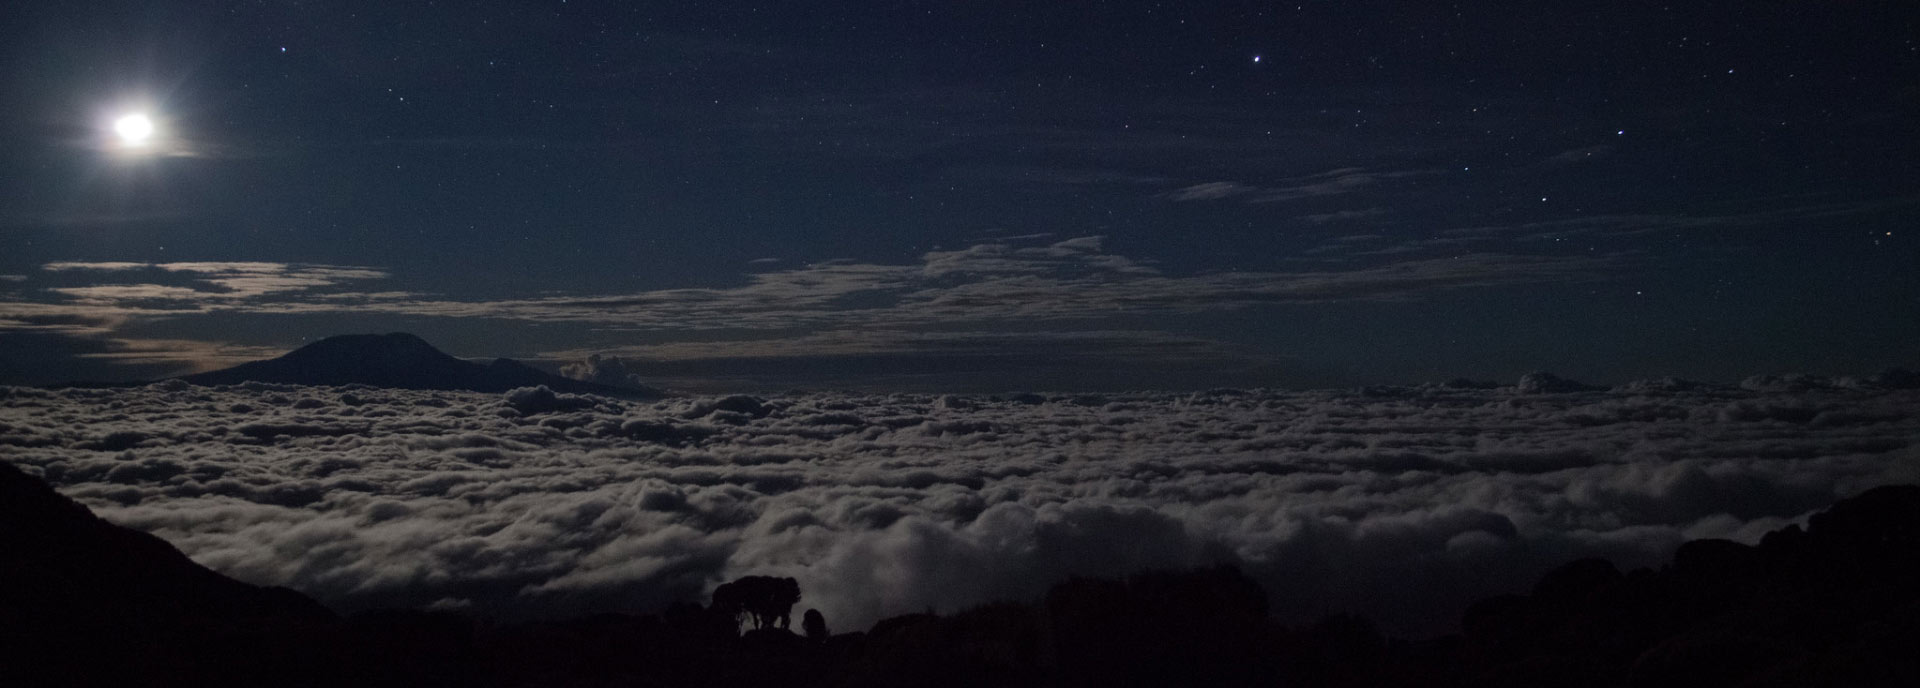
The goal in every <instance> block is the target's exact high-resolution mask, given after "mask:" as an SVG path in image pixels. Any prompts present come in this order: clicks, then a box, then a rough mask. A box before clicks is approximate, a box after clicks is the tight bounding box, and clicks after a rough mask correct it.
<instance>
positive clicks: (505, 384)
mask: <svg viewBox="0 0 1920 688" xmlns="http://www.w3.org/2000/svg"><path fill="white" fill-rule="evenodd" d="M179 379H180V380H183V381H186V382H190V383H193V384H196V385H208V386H211V385H233V384H240V383H242V382H271V383H279V384H293V385H353V384H359V385H372V386H375V387H394V388H400V389H437V390H465V391H472V392H505V391H507V390H511V389H514V388H517V387H533V386H537V385H546V386H547V388H549V389H552V390H554V391H556V392H569V393H576V394H608V395H617V396H635V395H658V394H659V393H660V392H659V390H654V389H648V388H624V387H611V386H607V385H600V384H595V383H591V382H582V381H580V380H574V379H571V378H565V377H561V376H559V375H554V374H551V373H547V372H544V371H541V370H539V369H537V368H534V367H532V366H529V365H526V364H524V363H520V362H519V361H514V360H512V359H506V358H501V359H495V360H494V361H493V363H492V364H489V365H482V364H479V363H474V362H472V361H467V360H463V359H460V358H455V357H453V356H451V355H448V354H447V353H446V352H443V351H441V350H439V349H436V348H434V346H433V345H432V344H428V343H427V341H426V340H424V339H421V338H420V337H418V336H415V335H412V334H408V333H405V332H392V333H388V334H346V335H336V336H332V337H327V338H326V339H322V340H320V341H317V342H314V343H312V344H308V345H306V346H303V347H300V348H298V349H294V350H293V351H290V352H288V353H287V354H286V355H284V356H281V357H279V358H272V359H267V360H264V361H254V362H251V363H243V364H240V365H237V366H234V367H232V368H226V369H222V370H215V371H211V372H205V373H198V374H194V375H186V376H182V377H180V378H179Z"/></svg>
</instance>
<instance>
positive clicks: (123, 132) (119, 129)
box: [113, 112, 153, 146]
mask: <svg viewBox="0 0 1920 688" xmlns="http://www.w3.org/2000/svg"><path fill="white" fill-rule="evenodd" d="M113 133H115V134H119V135H120V142H121V143H124V144H126V145H129V146H144V145H146V143H147V140H148V139H151V138H153V120H151V119H148V118H147V116H146V115H143V114H140V113H137V112H136V113H134V114H131V115H126V116H123V117H121V118H120V119H117V120H114V121H113Z"/></svg>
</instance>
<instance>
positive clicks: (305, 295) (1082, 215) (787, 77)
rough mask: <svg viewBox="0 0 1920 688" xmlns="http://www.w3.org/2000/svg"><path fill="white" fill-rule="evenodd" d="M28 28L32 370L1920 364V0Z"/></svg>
mask: <svg viewBox="0 0 1920 688" xmlns="http://www.w3.org/2000/svg"><path fill="white" fill-rule="evenodd" d="M0 60H4V62H3V63H0V65H4V69H0V103H4V104H5V106H4V108H0V127H4V131H5V135H4V137H0V383H29V384H41V383H52V382H59V381H70V380H132V379H150V378H154V377H159V376H163V375H170V374H179V373H183V372H188V371H191V370H204V369H210V368H216V367H223V366H227V365H232V364H235V363H238V362H241V361H244V360H250V359H254V358H263V357H268V356H272V355H277V354H279V353H281V352H284V351H286V350H288V349H291V348H293V347H297V346H299V345H300V344H301V343H302V342H303V341H309V340H312V339H317V338H320V337H324V336H328V335H333V334H342V333H350V332H387V331H407V332H413V333H416V334H419V335H421V336H422V337H425V338H426V339H427V340H429V341H431V342H433V343H434V344H436V345H437V346H440V347H441V348H443V349H445V350H447V351H448V352H450V353H453V354H456V355H460V356H470V357H492V356H513V357H517V358H523V359H527V360H531V361H534V362H536V363H541V364H546V365H549V366H550V367H551V366H555V365H558V364H562V363H566V362H571V361H575V360H579V359H582V358H585V357H586V356H587V355H589V354H596V353H597V354H602V355H605V356H613V357H619V358H623V359H626V361H627V364H628V366H629V368H630V369H631V370H635V371H638V372H640V373H641V374H642V376H643V377H644V378H646V379H648V380H649V381H650V382H653V383H655V384H659V385H661V386H665V387H669V388H675V389H691V390H732V389H739V390H751V389H778V388H787V387H807V388H856V389H875V390H950V391H999V390H1011V389H1087V390H1100V389H1137V388H1172V389H1181V388H1204V387H1214V386H1277V387H1293V388H1302V387H1328V386H1350V385H1359V384H1373V383H1417V382H1422V381H1429V380H1435V381H1437V380H1445V379H1449V378H1455V377H1468V378H1477V379H1490V380H1499V381H1503V382H1511V381H1512V380H1513V379H1516V378H1517V377H1519V376H1520V375H1521V374H1523V373H1526V372H1528V371H1532V370H1551V371H1554V372H1556V373H1559V374H1561V375H1563V376H1567V377H1571V378H1575V379H1580V380H1585V381H1588V382H1596V383H1618V382H1624V381H1627V380H1632V379H1638V378H1652V377H1660V376H1681V377H1688V378H1700V379H1709V380H1737V379H1740V378H1742V377H1745V376H1747V375H1750V374H1756V373H1777V372H1807V373H1820V374H1847V373H1852V374H1865V373H1871V372H1874V371H1876V370H1878V369H1881V368H1885V367H1890V366H1907V367H1912V366H1914V365H1916V363H1920V357H1917V351H1916V345H1915V342H1916V341H1920V276H1917V272H1916V270H1915V267H1916V266H1920V250H1917V249H1916V245H1917V244H1916V242H1915V239H1916V234H1917V233H1920V223H1916V220H1920V162H1917V161H1920V9H1916V7H1915V5H1913V4H1912V3H1910V2H1673V3H1651V2H1604V3H1602V2H1555V3H1537V2H1525V3H1522V2H1513V3H1507V2H1479V3H1459V4H1447V3H1410V2H1391V3H1390V2H1365V1H1362V2H1304V3H1260V2H1207V3H1186V2H1167V3H1150V2H1132V3H1091V2H1088V3H1064V2H1062V3H1050V2H1033V1H1030V0H1029V1H1022V2H1002V1H998V0H995V1H967V2H960V1H957V0H955V1H949V2H906V1H902V2H884V3H883V2H872V3H836V2H788V3H773V4H768V5H765V6H757V7H756V6H751V5H750V4H749V3H744V2H742V3H638V2H634V3H627V2H583V1H573V2H440V3H434V2H294V1H281V2H246V3H216V2H86V3H68V2H59V3H55V2H38V3H36V2H13V3H7V4H6V6H5V7H4V9H0ZM131 114H144V115H145V116H146V117H148V118H149V121H150V122H152V125H153V131H152V133H151V135H150V136H147V137H145V138H140V137H139V136H138V134H139V133H140V132H139V131H138V130H137V128H136V129H135V130H132V131H123V130H127V128H128V126H133V125H128V124H127V123H125V122H120V119H121V118H122V117H125V116H127V115H131ZM117 122H119V123H121V124H123V125H126V126H119V127H117V126H116V123H117ZM123 133H130V134H133V135H134V136H133V138H127V137H124V136H123V135H122V134H123Z"/></svg>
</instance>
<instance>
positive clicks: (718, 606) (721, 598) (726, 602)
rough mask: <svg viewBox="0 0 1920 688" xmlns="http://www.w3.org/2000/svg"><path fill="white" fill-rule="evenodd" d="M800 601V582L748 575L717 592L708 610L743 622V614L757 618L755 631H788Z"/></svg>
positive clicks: (714, 590)
mask: <svg viewBox="0 0 1920 688" xmlns="http://www.w3.org/2000/svg"><path fill="white" fill-rule="evenodd" d="M799 601H800V582H799V581H796V580H794V579H792V578H775V577H772V576H747V577H745V578H741V579H739V580H735V581H734V582H732V583H726V584H723V585H721V586H720V587H718V588H714V589H713V604H712V605H710V606H709V607H708V610H709V611H710V612H712V613H714V614H721V615H726V616H730V617H732V618H733V619H734V620H735V623H738V622H739V618H740V615H741V614H747V615H748V616H750V617H751V618H752V619H753V627H754V628H773V627H775V624H776V623H777V624H778V627H779V628H787V627H788V626H790V625H791V623H792V618H791V617H792V613H793V605H794V603H796V602H799Z"/></svg>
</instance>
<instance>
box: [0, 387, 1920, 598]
mask: <svg viewBox="0 0 1920 688" xmlns="http://www.w3.org/2000/svg"><path fill="white" fill-rule="evenodd" d="M1786 382H1795V384H1786ZM1776 383H1777V384H1776ZM1538 387H1539V385H1535V386H1533V387H1530V388H1522V387H1503V388H1499V389H1471V388H1464V387H1425V388H1394V389H1370V390H1359V391H1354V392H1340V393H1335V392H1298V393H1285V392H1273V391H1261V390H1253V391H1237V390H1221V391H1215V392H1207V393H1197V394H1179V395H1165V394H1134V395H1113V396H1106V397H1094V396H1077V397H1043V396H1038V395H1028V396H1016V397H1011V398H987V397H953V396H940V397H936V396H926V395H879V396H862V395H846V394H809V395H790V396H774V397H768V398H753V397H739V396H736V397H712V398H688V399H674V400H667V401H662V402H657V403H648V404H632V403H629V402H619V401H614V400H608V399H599V398H594V397H572V396H564V397H554V398H553V399H549V400H547V401H548V402H550V403H538V404H535V403H528V400H529V399H533V398H535V397H539V398H540V399H546V396H544V395H537V394H532V393H528V392H518V393H515V394H508V395H482V394H469V393H451V392H414V391H392V390H377V389H368V388H308V387H292V386H274V385H260V384H249V385H245V386H240V387H232V388H211V389H209V388H199V387H192V386H189V385H185V384H182V383H177V382H175V383H165V384H160V385H153V386H148V387H145V388H138V389H129V390H84V389H73V390H63V391H44V390H34V389H26V388H0V447H4V453H5V455H6V457H7V460H9V461H11V462H14V463H16V464H18V465H21V466H23V467H25V468H26V469H27V470H28V471H30V472H34V473H38V474H40V475H42V476H44V477H45V478H46V479H47V480H49V481H50V482H52V483H53V484H54V485H56V486H57V487H58V488H60V489H61V491H62V492H64V493H66V494H68V495H70V496H73V497H75V498H77V499H80V500H82V501H83V502H85V503H86V504H88V505H89V506H91V507H92V508H94V509H95V510H96V511H98V512H99V513H100V514H101V515H102V516H104V517H106V518H108V519H109V520H112V521H115V522H117V523H121V524H124V525H128V526H132V527H135V528H139V529H143V530H146V531H149V532H152V533H155V534H157V535H160V536H161V537H164V538H166V539H168V540H170V541H172V542H173V543H175V544H176V545H178V546H179V547H180V548H181V549H182V550H184V551H186V552H187V553H188V554H189V555H191V556H192V557H193V558H194V559H195V560H197V561H199V562H201V563H203V564H206V565H208V566H210V567H212V568H214V569H216V570H219V571H221V572H223V573H226V574H228V575H232V576H235V577H237V578H240V579H242V580H247V581H250V582H255V583H262V584H278V585H288V586H291V587H294V588H297V589H300V590H303V591H306V592H308V593H311V594H313V595H315V596H317V597H319V598H321V599H322V600H324V601H327V602H329V603H331V604H334V605H336V606H340V607H343V608H365V607H370V606H385V605H412V606H441V607H460V608H473V609H476V610H480V611H484V612H486V613H488V614H498V615H503V616H507V617H525V616H543V615H571V614H578V613H581V612H585V611H590V610H604V609H647V608H652V607H657V606H660V605H663V604H665V603H668V602H670V601H672V600H674V599H686V598H694V597H698V596H700V595H702V594H704V593H705V592H706V591H707V590H708V589H710V588H711V586H713V585H715V584H717V583H718V582H720V581H723V580H727V579H731V578H733V577H736V576H740V575H747V574H771V575H784V576H794V577H797V578H799V579H800V581H801V584H802V587H803V589H804V590H805V595H806V597H805V599H804V600H803V601H802V606H805V607H817V608H820V609H821V610H823V611H824V612H826V614H827V616H828V618H829V619H830V620H832V622H833V623H834V624H835V626H836V627H839V628H859V627H863V626H864V625H865V624H868V623H870V622H872V621H873V620H875V619H878V618H881V617H884V616H888V615H893V614H899V613H905V612H910V611H918V610H922V609H925V608H927V607H934V608H936V609H940V610H954V609H957V608H961V607H964V606H967V605H972V604H975V603H979V602H984V601H987V600H991V599H996V598H1027V597H1030V596H1033V595H1035V594H1038V593H1039V592H1041V591H1043V590H1044V589H1045V587H1046V586H1047V585H1048V584H1050V583H1052V582H1054V581H1057V580H1059V579H1061V578H1063V577H1066V576H1069V575H1072V574H1119V573H1124V572H1128V571H1133V570H1137V569H1143V568H1150V567H1173V566H1186V565H1197V564H1204V563H1210V562H1216V561H1235V562H1239V563H1240V564H1241V565H1242V566H1243V567H1245V568H1246V569H1247V570H1248V571H1249V572H1250V573H1251V574H1253V575H1254V576H1256V577H1257V578H1258V579H1259V580H1260V581H1261V582H1262V583H1263V584H1264V585H1265V586H1266V587H1267V589H1268V590H1269V592H1270V593H1271V594H1272V595H1273V597H1274V602H1275V608H1276V610H1277V611H1278V613H1280V614H1281V615H1283V616H1284V617H1286V618H1288V619H1291V620H1297V619H1301V618H1307V617H1311V616H1314V615H1316V614H1319V613H1323V612H1327V611H1337V610H1353V611H1360V612H1364V613H1367V614H1370V615H1373V616H1375V617H1376V618H1380V619H1383V620H1385V621H1386V622H1387V623H1388V624H1389V627H1390V628H1391V629H1393V630H1397V631H1401V632H1426V631H1433V630H1438V629H1441V628H1444V627H1445V626H1447V625H1448V624H1451V623H1453V622H1454V620H1455V619H1457V616H1456V615H1457V614H1458V612H1459V611H1460V609H1461V608H1462V606H1463V605H1464V604H1465V603H1466V602H1468V601H1469V600H1471V599H1474V598H1477V597H1480V596H1483V595H1487V594H1491V593H1496V592H1503V591H1508V590H1516V589H1521V588H1523V587H1524V586H1525V585H1526V584H1527V583H1528V582H1530V581H1531V580H1532V579H1533V577H1535V576H1537V575H1538V574H1539V573H1540V572H1542V571H1543V570H1545V569H1546V568H1547V567H1550V566H1552V565H1555V564H1557V563H1560V562H1563V561H1565V560H1567V559H1568V558H1571V557H1575V556H1583V555H1599V556H1606V557H1610V558H1613V559H1614V560H1615V561H1617V562H1619V563H1620V564H1622V565H1623V566H1626V567H1632V566H1640V565H1649V564H1654V563H1657V562H1660V561H1662V560H1663V559H1664V558H1665V557H1667V556H1668V555H1669V554H1670V550H1671V549H1672V548H1673V547H1674V546H1676V545H1677V544H1678V543H1679V542H1681V541H1682V540H1684V539H1687V538H1698V537H1731V538H1735V539H1752V538H1755V537H1757V536H1758V534H1760V533H1762V532H1764V531H1766V530H1768V529H1772V528H1776V527H1779V526H1781V525H1783V524H1784V523H1785V522H1786V521H1789V520H1791V519H1795V518H1798V517H1800V516H1802V515H1804V514H1806V513H1807V512H1809V511H1811V510H1814V509H1817V508H1820V507H1822V506H1823V505H1825V504H1827V503H1829V502H1831V501H1832V500H1834V499H1835V498H1836V497H1841V496H1846V495H1850V494H1853V493H1857V492H1859V491H1861V490H1864V489H1866V488H1868V487H1871V486H1874V485H1879V484H1885V483H1894V482H1915V481H1920V453H1916V449H1915V447H1914V444H1913V440H1914V438H1915V437H1920V414H1916V413H1915V411H1914V410H1915V409H1920V392H1916V391H1913V390H1894V389H1877V388H1874V387H1873V386H1871V385H1864V386H1860V385H1856V386H1855V387H1854V388H1848V387H1841V386H1835V385H1833V384H1827V383H1824V382H1822V381H1820V380H1812V379H1805V378H1800V379H1796V380H1791V381H1789V380H1785V379H1767V380H1756V381H1755V382H1754V384H1752V385H1750V386H1749V387H1745V388H1737V387H1714V386H1704V385H1694V384H1688V383H1681V382H1675V381H1663V382H1652V383H1644V384H1637V385H1631V386H1626V387H1621V388H1617V389H1614V390H1586V391H1556V390H1549V389H1536V388H1538ZM1536 392H1544V393H1536Z"/></svg>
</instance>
